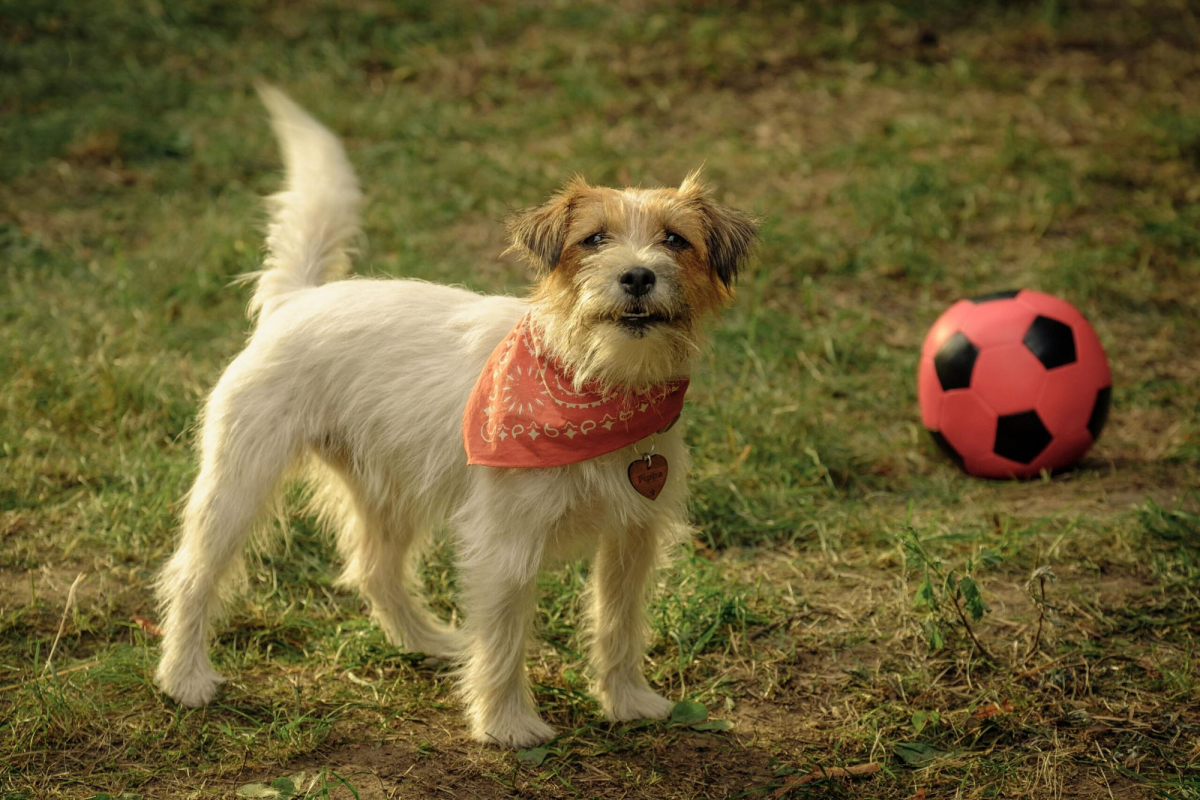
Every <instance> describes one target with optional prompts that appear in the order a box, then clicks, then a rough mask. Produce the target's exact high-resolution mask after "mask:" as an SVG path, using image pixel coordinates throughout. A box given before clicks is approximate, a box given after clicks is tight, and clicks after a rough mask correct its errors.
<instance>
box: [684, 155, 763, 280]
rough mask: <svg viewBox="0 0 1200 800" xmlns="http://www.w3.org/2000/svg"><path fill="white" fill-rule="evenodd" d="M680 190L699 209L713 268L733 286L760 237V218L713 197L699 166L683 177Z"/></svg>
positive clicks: (719, 276) (718, 275) (709, 258)
mask: <svg viewBox="0 0 1200 800" xmlns="http://www.w3.org/2000/svg"><path fill="white" fill-rule="evenodd" d="M679 194H681V195H682V196H683V197H684V198H685V199H686V200H687V202H688V203H689V204H691V205H692V206H693V207H694V208H695V209H696V210H697V211H698V212H699V213H700V218H701V220H702V222H703V226H704V244H705V246H706V248H707V250H708V260H709V263H710V264H711V266H712V268H713V271H714V272H716V273H717V277H718V278H720V279H721V282H722V283H724V284H725V286H727V287H729V286H732V285H733V282H734V280H735V279H736V278H737V276H738V273H739V272H741V269H742V267H743V266H744V265H745V263H746V261H747V260H748V259H749V258H750V254H751V253H752V252H753V251H754V245H755V243H756V242H757V241H758V223H757V221H756V220H755V219H754V217H752V216H750V215H749V214H747V213H745V212H743V211H738V210H737V209H736V208H730V207H729V206H723V205H721V204H720V203H718V202H716V201H715V200H713V199H712V191H711V190H710V189H709V187H708V184H706V183H705V182H704V180H703V179H702V178H701V177H700V170H699V169H697V170H696V171H694V172H693V173H692V174H691V175H688V176H687V177H686V178H684V180H683V183H681V184H680V185H679Z"/></svg>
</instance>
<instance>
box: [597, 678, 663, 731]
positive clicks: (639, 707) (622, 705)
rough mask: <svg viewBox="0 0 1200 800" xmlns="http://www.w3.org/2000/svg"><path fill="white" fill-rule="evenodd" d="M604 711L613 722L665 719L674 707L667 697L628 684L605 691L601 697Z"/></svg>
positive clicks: (642, 687)
mask: <svg viewBox="0 0 1200 800" xmlns="http://www.w3.org/2000/svg"><path fill="white" fill-rule="evenodd" d="M600 702H601V705H602V706H603V708H604V713H605V714H606V715H607V716H608V718H609V719H611V720H613V721H614V722H624V721H626V720H631V719H666V718H667V717H669V716H671V709H672V708H674V707H675V704H674V703H672V702H671V701H670V700H668V699H667V698H665V697H663V696H662V695H660V694H657V693H655V692H652V691H650V689H648V688H646V687H644V686H630V687H627V688H621V689H616V690H611V691H608V692H605V693H604V695H603V697H601V700H600Z"/></svg>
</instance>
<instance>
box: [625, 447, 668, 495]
mask: <svg viewBox="0 0 1200 800" xmlns="http://www.w3.org/2000/svg"><path fill="white" fill-rule="evenodd" d="M629 482H630V483H631V484H633V488H634V489H636V490H637V493H638V494H640V495H641V496H642V497H645V498H646V499H648V500H657V499H658V495H659V493H661V492H662V490H663V486H666V484H667V460H666V459H665V458H663V457H662V456H658V455H652V456H650V457H648V458H639V459H638V460H637V461H635V462H633V463H632V464H630V465H629Z"/></svg>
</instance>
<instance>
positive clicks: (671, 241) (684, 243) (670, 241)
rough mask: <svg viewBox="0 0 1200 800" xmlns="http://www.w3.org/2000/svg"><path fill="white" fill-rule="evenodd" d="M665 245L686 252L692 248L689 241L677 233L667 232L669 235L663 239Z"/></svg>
mask: <svg viewBox="0 0 1200 800" xmlns="http://www.w3.org/2000/svg"><path fill="white" fill-rule="evenodd" d="M663 243H664V244H666V246H667V247H670V248H671V249H672V250H685V249H687V248H689V247H691V246H692V245H691V244H690V243H689V242H688V240H687V239H685V238H683V237H682V236H680V235H679V234H678V233H675V231H667V235H666V236H665V237H664V238H663Z"/></svg>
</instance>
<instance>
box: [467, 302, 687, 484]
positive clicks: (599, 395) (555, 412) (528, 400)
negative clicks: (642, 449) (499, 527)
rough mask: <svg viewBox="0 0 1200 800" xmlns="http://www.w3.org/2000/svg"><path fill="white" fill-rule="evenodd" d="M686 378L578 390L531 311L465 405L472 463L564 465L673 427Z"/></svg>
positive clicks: (485, 369) (488, 366) (495, 356)
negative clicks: (549, 350)
mask: <svg viewBox="0 0 1200 800" xmlns="http://www.w3.org/2000/svg"><path fill="white" fill-rule="evenodd" d="M687 387H688V382H687V379H680V380H677V381H671V382H669V383H664V384H662V385H659V386H654V387H651V388H649V389H646V390H644V391H630V392H622V391H606V392H605V391H600V390H599V389H598V388H596V387H593V386H584V387H583V388H582V389H580V390H576V389H575V387H574V385H573V382H572V381H571V375H570V373H569V372H568V371H567V370H566V369H565V368H563V367H562V366H561V365H560V364H558V363H557V362H556V361H554V360H553V359H551V358H550V357H549V356H547V355H546V354H545V353H543V352H542V349H541V348H540V347H539V346H538V342H537V336H536V333H535V331H534V329H533V326H532V324H531V322H530V319H529V315H528V314H526V315H525V316H523V317H522V318H521V319H520V321H518V322H517V324H516V325H515V326H514V327H513V329H512V330H511V331H509V333H508V335H507V336H505V337H504V340H503V341H502V342H500V344H499V345H497V347H496V349H495V350H494V351H492V355H491V356H490V357H489V358H488V361H487V363H486V364H485V365H484V367H483V372H481V373H480V375H479V380H477V381H476V383H475V388H474V390H472V392H471V397H470V398H469V399H468V400H467V408H466V410H465V411H464V412H463V445H464V447H465V448H466V451H467V463H468V464H482V465H484V466H489V467H524V468H532V467H561V466H563V465H565V464H575V463H577V462H580V461H587V460H588V459H589V458H595V457H597V456H601V455H604V454H605V453H611V452H613V451H614V450H620V449H621V448H622V447H625V446H626V445H630V444H633V443H634V442H636V441H638V440H640V439H644V438H645V437H647V436H650V435H651V434H653V433H656V432H659V431H662V430H665V429H666V428H669V427H670V426H671V425H672V424H673V423H674V422H675V420H676V419H677V418H678V417H679V413H680V411H682V410H683V396H684V394H685V393H686V392H687Z"/></svg>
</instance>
